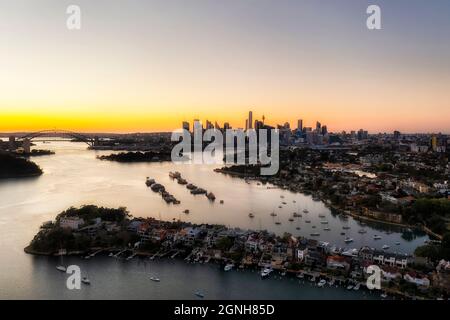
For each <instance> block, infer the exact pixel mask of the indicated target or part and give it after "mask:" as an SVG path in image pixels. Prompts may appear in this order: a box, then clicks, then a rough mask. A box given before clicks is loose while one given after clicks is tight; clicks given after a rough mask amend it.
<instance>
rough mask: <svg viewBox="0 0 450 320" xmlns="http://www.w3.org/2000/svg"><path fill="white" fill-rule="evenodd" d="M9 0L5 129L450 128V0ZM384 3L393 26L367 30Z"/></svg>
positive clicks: (1, 46) (1, 55) (0, 104)
mask: <svg viewBox="0 0 450 320" xmlns="http://www.w3.org/2000/svg"><path fill="white" fill-rule="evenodd" d="M70 4H73V3H72V2H71V1H60V0H40V1H34V0H18V1H2V2H1V3H0V29H1V30H2V31H1V35H0V38H1V41H0V70H1V72H0V132H13V131H38V130H45V129H53V128H58V129H65V130H73V131H82V132H118V133H120V132H124V133H125V132H156V131H172V130H174V129H177V128H180V127H181V123H182V121H189V122H190V123H192V121H193V119H201V120H202V121H203V123H205V122H206V120H209V121H212V122H213V123H214V122H215V121H217V122H218V123H219V124H220V125H221V126H222V125H223V123H224V122H228V123H229V124H230V125H231V126H232V127H234V128H244V127H245V120H246V118H247V117H248V110H252V111H253V114H252V118H253V121H254V120H257V119H259V120H261V119H262V116H263V115H264V116H265V119H266V120H265V121H266V123H268V124H271V125H276V124H284V123H285V122H289V123H290V125H291V128H296V127H297V120H298V119H303V126H308V127H314V126H315V123H316V121H320V122H322V123H326V124H327V125H328V130H329V131H332V132H340V131H342V130H347V131H350V130H358V129H360V128H364V129H365V130H368V131H369V132H371V133H376V132H392V131H394V130H399V131H401V132H402V133H417V132H436V133H437V132H443V133H450V132H449V131H450V129H449V128H450V90H449V88H450V59H449V57H450V41H449V38H448V36H449V34H450V1H448V0H433V1H426V0H397V1H387V0H374V1H365V0H363V1H361V0H347V1H334V0H328V1H315V0H284V1H276V0H227V1H224V0H222V1H216V0H204V1H185V0H173V1H165V0H152V1H127V2H124V1H118V0H97V1H88V0H77V1H76V4H77V5H79V6H80V8H81V13H82V15H81V17H82V27H81V30H78V31H76V30H72V31H70V30H68V29H67V28H66V19H67V17H68V15H67V14H66V8H67V6H68V5H70ZM370 4H377V5H379V6H380V8H381V12H382V30H368V29H367V27H366V19H367V14H366V9H367V7H368V5H370Z"/></svg>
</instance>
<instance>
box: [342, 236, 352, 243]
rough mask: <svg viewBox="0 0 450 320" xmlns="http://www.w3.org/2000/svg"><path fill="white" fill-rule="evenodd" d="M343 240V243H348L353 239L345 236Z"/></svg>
mask: <svg viewBox="0 0 450 320" xmlns="http://www.w3.org/2000/svg"><path fill="white" fill-rule="evenodd" d="M344 242H345V243H350V242H353V239H352V238H349V237H347V238H345V240H344Z"/></svg>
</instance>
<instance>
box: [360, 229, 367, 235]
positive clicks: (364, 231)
mask: <svg viewBox="0 0 450 320" xmlns="http://www.w3.org/2000/svg"><path fill="white" fill-rule="evenodd" d="M358 233H361V234H363V233H367V231H366V230H365V229H361V230H359V231H358Z"/></svg>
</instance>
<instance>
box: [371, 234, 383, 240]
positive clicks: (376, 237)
mask: <svg viewBox="0 0 450 320" xmlns="http://www.w3.org/2000/svg"><path fill="white" fill-rule="evenodd" d="M373 239H374V240H381V239H382V238H381V237H380V236H379V235H374V236H373Z"/></svg>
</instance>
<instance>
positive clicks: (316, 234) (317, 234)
mask: <svg viewBox="0 0 450 320" xmlns="http://www.w3.org/2000/svg"><path fill="white" fill-rule="evenodd" d="M319 236H320V233H317V232H314V233H311V237H319Z"/></svg>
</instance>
